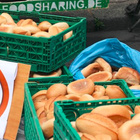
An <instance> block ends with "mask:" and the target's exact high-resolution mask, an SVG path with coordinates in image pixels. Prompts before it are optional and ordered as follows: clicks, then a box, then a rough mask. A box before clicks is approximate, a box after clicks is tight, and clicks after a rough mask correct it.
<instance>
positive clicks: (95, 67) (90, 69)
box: [81, 62, 103, 78]
mask: <svg viewBox="0 0 140 140" xmlns="http://www.w3.org/2000/svg"><path fill="white" fill-rule="evenodd" d="M99 71H103V68H102V67H101V65H100V64H99V63H96V62H94V63H92V64H89V65H88V66H86V67H85V68H83V69H82V70H81V73H82V74H83V75H84V77H85V78H86V77H88V76H89V75H91V74H93V73H96V72H99Z"/></svg>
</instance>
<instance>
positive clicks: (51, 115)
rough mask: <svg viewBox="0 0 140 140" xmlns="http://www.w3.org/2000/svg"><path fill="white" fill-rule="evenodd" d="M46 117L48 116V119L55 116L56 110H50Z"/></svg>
mask: <svg viewBox="0 0 140 140" xmlns="http://www.w3.org/2000/svg"><path fill="white" fill-rule="evenodd" d="M46 118H47V120H50V119H52V118H54V111H52V110H51V111H49V112H48V113H47V115H46Z"/></svg>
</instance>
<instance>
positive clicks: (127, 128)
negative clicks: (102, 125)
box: [118, 120, 140, 140]
mask: <svg viewBox="0 0 140 140" xmlns="http://www.w3.org/2000/svg"><path fill="white" fill-rule="evenodd" d="M135 134H140V121H138V120H129V121H127V122H125V123H124V124H123V125H122V126H121V127H120V128H119V132H118V138H119V140H130V139H131V137H132V136H133V135H135Z"/></svg>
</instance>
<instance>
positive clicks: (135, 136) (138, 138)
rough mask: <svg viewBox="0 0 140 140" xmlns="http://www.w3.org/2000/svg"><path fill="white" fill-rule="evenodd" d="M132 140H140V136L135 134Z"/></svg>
mask: <svg viewBox="0 0 140 140" xmlns="http://www.w3.org/2000/svg"><path fill="white" fill-rule="evenodd" d="M130 140H140V134H134V135H133V136H132V137H131V138H130Z"/></svg>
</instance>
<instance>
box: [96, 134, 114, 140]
mask: <svg viewBox="0 0 140 140" xmlns="http://www.w3.org/2000/svg"><path fill="white" fill-rule="evenodd" d="M95 138H96V140H112V138H111V136H109V135H107V134H99V135H96V136H95Z"/></svg>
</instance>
